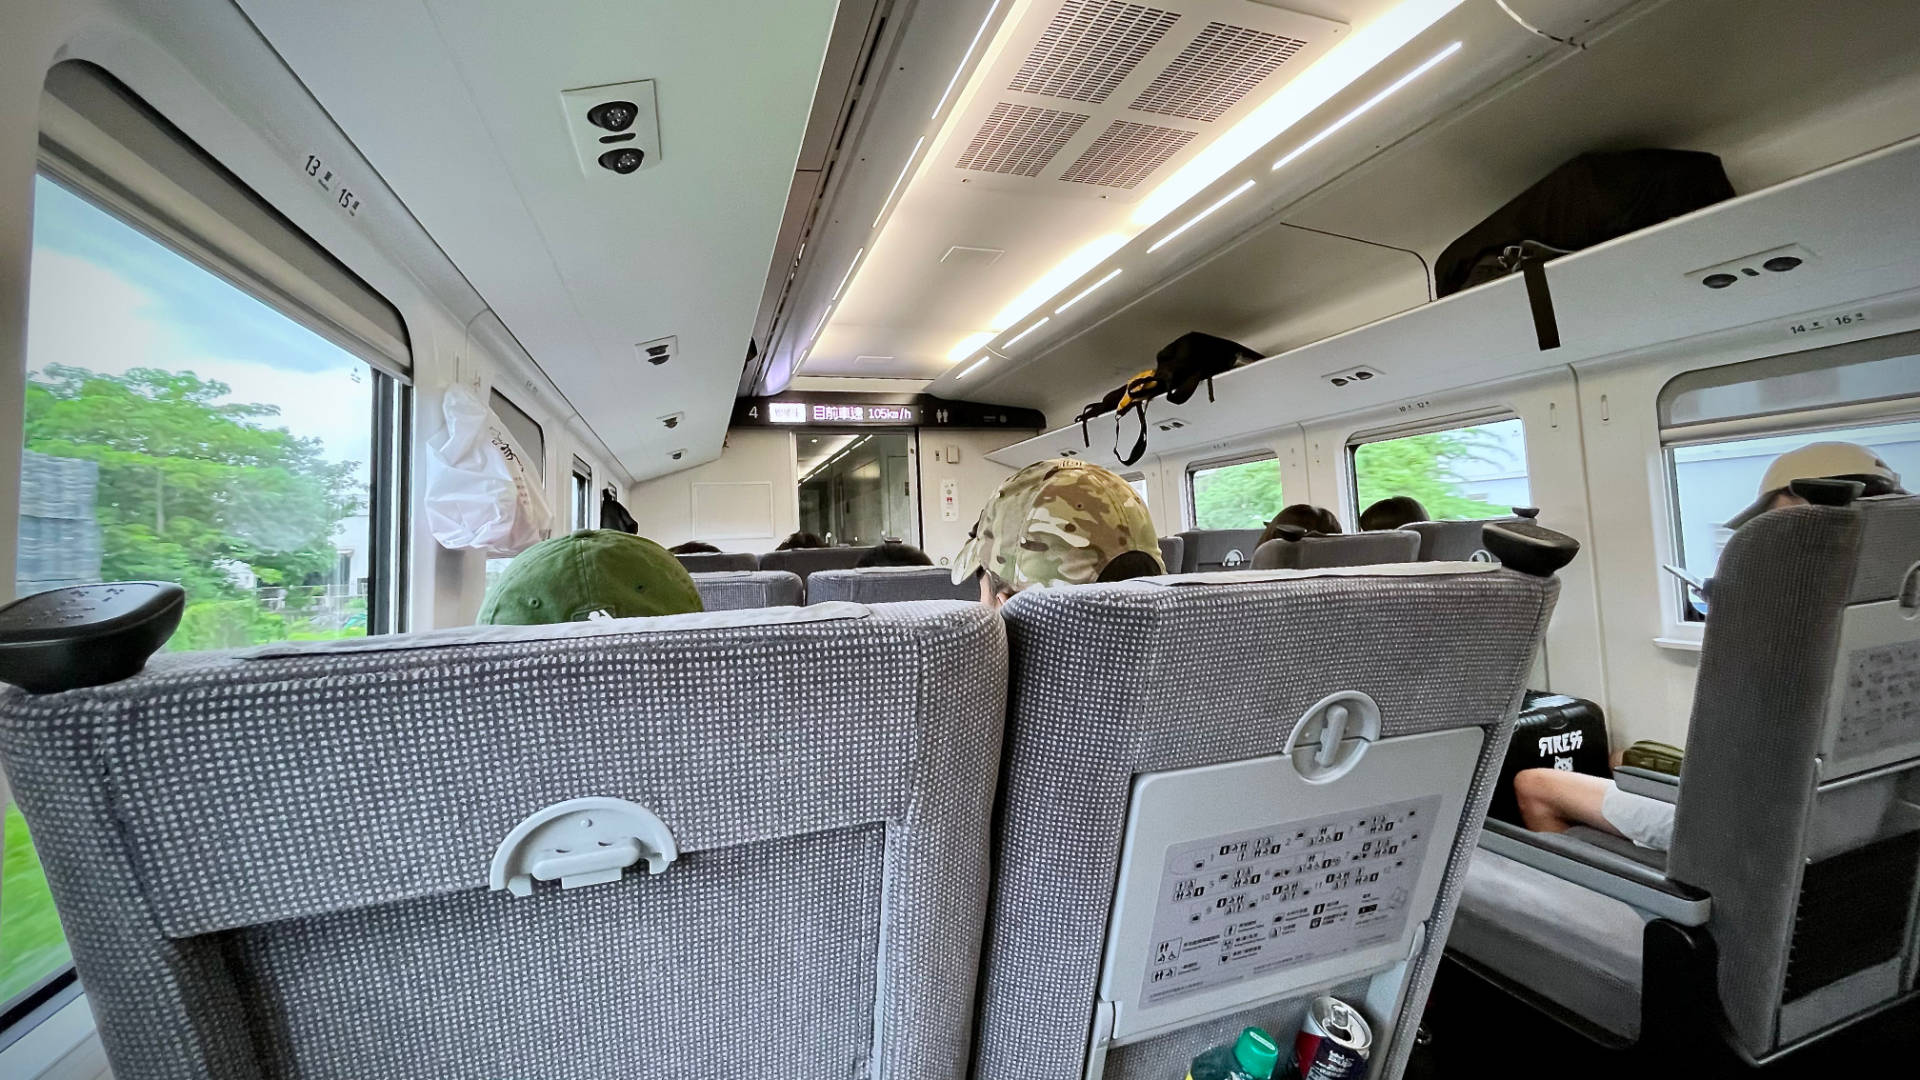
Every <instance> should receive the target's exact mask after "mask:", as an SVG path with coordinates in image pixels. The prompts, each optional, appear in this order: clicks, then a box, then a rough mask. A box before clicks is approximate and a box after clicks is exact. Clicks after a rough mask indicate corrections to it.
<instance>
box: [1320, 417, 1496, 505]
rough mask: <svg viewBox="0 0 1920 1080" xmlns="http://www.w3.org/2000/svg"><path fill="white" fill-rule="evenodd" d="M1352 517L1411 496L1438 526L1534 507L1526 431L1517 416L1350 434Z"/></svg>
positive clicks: (1349, 457)
mask: <svg viewBox="0 0 1920 1080" xmlns="http://www.w3.org/2000/svg"><path fill="white" fill-rule="evenodd" d="M1347 457H1348V465H1349V467H1351V469H1352V470H1353V487H1352V490H1353V494H1354V507H1353V513H1354V516H1355V517H1356V518H1358V517H1359V513H1360V510H1361V508H1363V507H1367V506H1371V505H1372V504H1373V503H1375V502H1377V501H1379V500H1381V499H1385V498H1389V497H1391V496H1395V495H1411V496H1412V497H1414V498H1415V499H1418V500H1420V505H1421V506H1424V507H1426V510H1427V514H1428V516H1429V517H1431V518H1433V519H1434V520H1436V521H1463V520H1467V519H1471V518H1485V517H1500V516H1503V515H1506V514H1508V513H1511V512H1512V508H1513V507H1516V506H1528V505H1531V503H1532V491H1531V489H1530V488H1529V487H1528V484H1527V432H1526V427H1525V425H1524V424H1522V423H1521V422H1520V418H1519V417H1517V416H1504V417H1501V418H1498V419H1487V420H1481V421H1478V422H1472V423H1457V422H1456V423H1452V424H1449V425H1447V426H1431V425H1430V426H1426V427H1424V428H1416V429H1407V428H1396V429H1394V430H1392V431H1383V432H1375V433H1363V434H1360V435H1356V436H1354V438H1353V439H1352V441H1350V442H1349V443H1348V446H1347Z"/></svg>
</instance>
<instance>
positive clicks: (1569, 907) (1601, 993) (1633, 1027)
mask: <svg viewBox="0 0 1920 1080" xmlns="http://www.w3.org/2000/svg"><path fill="white" fill-rule="evenodd" d="M1648 918H1650V916H1648V915H1647V914H1645V913H1644V912H1639V911H1635V910H1634V909H1633V908H1631V907H1629V906H1628V905H1626V904H1625V903H1622V902H1621V901H1619V900H1615V899H1613V898H1611V897H1608V896H1602V895H1600V894H1599V893H1597V892H1594V891H1593V890H1591V889H1587V888H1583V887H1581V886H1579V885H1575V884H1574V883H1572V882H1570V881H1567V880H1566V879H1564V878H1560V877H1555V876H1554V875H1552V874H1549V873H1547V872H1546V871H1544V870H1538V869H1535V868H1534V867H1531V866H1528V865H1526V864H1524V863H1519V862H1515V861H1514V860H1512V859H1509V858H1507V857H1506V856H1504V855H1500V854H1498V853H1496V852H1492V851H1487V850H1485V849H1481V850H1480V851H1476V852H1475V853H1474V855H1473V863H1472V866H1471V867H1470V868H1469V871H1468V873H1467V878H1466V884H1465V887H1464V888H1463V889H1462V890H1461V892H1460V909H1459V912H1458V913H1457V914H1456V915H1455V916H1454V919H1453V930H1452V932H1451V934H1450V936H1449V937H1448V938H1447V947H1448V948H1449V949H1453V950H1455V951H1457V952H1460V953H1463V954H1465V955H1467V956H1470V957H1472V958H1473V959H1474V961H1475V962H1476V963H1477V964H1478V965H1479V966H1481V967H1483V968H1486V969H1487V970H1489V971H1491V972H1493V973H1494V974H1496V975H1499V976H1501V977H1502V978H1505V979H1507V980H1510V981H1512V982H1515V983H1518V984H1520V985H1522V986H1526V987H1530V988H1537V989H1538V991H1539V993H1540V994H1541V995H1542V996H1543V997H1545V998H1546V999H1547V1000H1548V1001H1551V1002H1553V1003H1554V1004H1555V1005H1558V1006H1560V1007H1561V1008H1563V1009H1566V1010H1567V1011H1569V1012H1571V1013H1573V1014H1574V1015H1576V1016H1580V1017H1584V1018H1586V1019H1587V1020H1589V1021H1590V1022H1592V1023H1593V1024H1596V1025H1598V1026H1599V1027H1601V1028H1603V1029H1605V1030H1607V1031H1609V1032H1613V1033H1615V1034H1617V1035H1619V1036H1621V1037H1622V1038H1625V1039H1627V1040H1633V1039H1636V1038H1638V1037H1639V1035H1640V963H1641V961H1640V954H1641V945H1642V940H1643V935H1644V933H1645V930H1646V924H1647V920H1648ZM1568 956H1578V957H1580V958H1581V960H1582V962H1581V963H1579V964H1568V963H1566V961H1565V958H1566V957H1568Z"/></svg>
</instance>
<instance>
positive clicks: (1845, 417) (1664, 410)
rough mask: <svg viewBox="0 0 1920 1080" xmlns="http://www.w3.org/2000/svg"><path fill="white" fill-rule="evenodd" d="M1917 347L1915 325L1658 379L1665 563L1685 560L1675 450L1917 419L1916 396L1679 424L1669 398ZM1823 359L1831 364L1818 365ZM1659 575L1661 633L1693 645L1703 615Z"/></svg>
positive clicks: (1681, 585)
mask: <svg viewBox="0 0 1920 1080" xmlns="http://www.w3.org/2000/svg"><path fill="white" fill-rule="evenodd" d="M1916 348H1920V330H1906V331H1894V332H1892V333H1886V334H1875V335H1872V336H1868V337H1862V338H1856V339H1853V340H1850V341H1842V342H1836V343H1834V344H1832V345H1820V346H1816V347H1814V348H1810V349H1791V350H1788V351H1785V352H1774V353H1768V354H1765V355H1763V356H1754V357H1748V358H1747V359H1744V360H1733V361H1729V362H1726V363H1720V364H1708V365H1706V366H1704V367H1696V368H1688V369H1687V370H1685V371H1679V372H1675V373H1674V374H1673V375H1671V376H1669V377H1668V378H1666V379H1664V380H1662V381H1661V383H1660V386H1659V387H1658V388H1657V389H1656V390H1655V391H1654V394H1653V415H1654V423H1655V426H1656V434H1655V440H1656V444H1657V450H1658V452H1659V455H1660V474H1661V484H1662V487H1663V490H1662V491H1661V492H1660V497H1661V498H1662V499H1664V500H1665V502H1666V505H1665V507H1664V508H1663V512H1662V513H1659V514H1657V515H1656V517H1657V518H1658V519H1659V520H1660V521H1661V522H1662V523H1663V524H1664V527H1665V529H1666V536H1665V537H1664V541H1665V544H1666V555H1667V558H1668V560H1669V561H1671V562H1672V563H1674V564H1675V565H1683V564H1684V562H1685V559H1686V541H1685V537H1686V523H1685V522H1683V521H1682V520H1681V514H1680V463H1679V461H1678V459H1677V458H1676V456H1675V454H1674V452H1675V451H1676V450H1681V449H1685V448H1688V447H1693V446H1711V445H1715V444H1719V443H1733V442H1746V441H1749V440H1753V439H1766V438H1780V437H1784V436H1800V435H1818V434H1821V433H1823V432H1830V431H1839V430H1844V429H1847V428H1857V427H1866V426H1871V425H1877V424H1899V423H1912V422H1914V421H1920V395H1894V396H1887V397H1875V398H1869V399H1863V400H1860V401H1843V402H1832V403H1829V404H1826V405H1819V406H1815V407H1812V408H1804V407H1803V408H1792V409H1779V410H1775V411H1772V412H1764V411H1758V412H1748V413H1744V414H1741V415H1738V416H1728V417H1723V418H1716V419H1706V420H1693V421H1685V422H1680V423H1674V422H1670V421H1669V419H1668V418H1669V416H1670V405H1671V402H1672V401H1674V400H1675V399H1677V398H1678V397H1680V396H1681V395H1682V394H1685V393H1687V392H1689V391H1692V390H1696V389H1700V388H1717V387H1725V386H1735V385H1740V384H1741V383H1744V382H1756V381H1760V380H1762V379H1765V378H1769V377H1778V376H1781V375H1792V374H1800V373H1806V372H1812V371H1821V370H1832V369H1835V368H1839V367H1845V366H1847V364H1848V363H1849V362H1859V361H1861V360H1869V361H1870V360H1881V359H1893V358H1898V357H1901V356H1906V355H1910V354H1911V353H1912V351H1913V350H1914V349H1916ZM1822 359H1826V360H1829V361H1835V362H1829V363H1821V362H1820V361H1821V360H1822ZM1742 371H1747V372H1753V373H1754V378H1751V379H1740V378H1736V377H1735V376H1737V375H1738V374H1739V373H1740V372H1742ZM1662 576H1663V577H1667V578H1668V579H1669V580H1668V581H1666V582H1663V583H1662V587H1661V590H1660V596H1661V599H1660V620H1661V624H1662V625H1663V626H1664V627H1665V633H1664V634H1663V637H1664V638H1665V639H1667V640H1675V641H1681V642H1687V643H1694V644H1697V643H1698V642H1699V641H1700V640H1701V639H1702V636H1703V634H1704V632H1705V628H1706V615H1705V613H1703V612H1701V611H1700V609H1699V608H1698V607H1697V606H1695V604H1694V602H1693V597H1692V596H1691V595H1689V593H1688V588H1687V584H1686V582H1684V581H1681V580H1680V579H1678V578H1675V577H1672V576H1671V575H1666V574H1663V575H1662Z"/></svg>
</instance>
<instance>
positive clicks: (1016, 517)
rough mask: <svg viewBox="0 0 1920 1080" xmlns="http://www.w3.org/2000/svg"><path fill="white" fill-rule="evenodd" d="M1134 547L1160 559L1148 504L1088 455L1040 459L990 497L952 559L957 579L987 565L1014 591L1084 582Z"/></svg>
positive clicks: (954, 576) (1090, 580) (1157, 538)
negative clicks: (1086, 459)
mask: <svg viewBox="0 0 1920 1080" xmlns="http://www.w3.org/2000/svg"><path fill="white" fill-rule="evenodd" d="M1129 551H1139V552H1144V553H1145V554H1147V555H1150V556H1152V557H1153V561H1154V564H1155V565H1156V566H1158V565H1160V541H1159V537H1158V536H1157V535H1155V533H1154V531H1153V519H1152V518H1151V517H1149V516H1148V514H1147V504H1146V503H1144V502H1142V501H1141V500H1140V496H1139V494H1138V493H1136V492H1135V491H1134V490H1133V488H1131V487H1129V486H1128V484H1127V482H1126V481H1125V480H1122V479H1120V478H1119V477H1118V476H1116V475H1114V474H1113V473H1111V472H1109V471H1107V470H1106V469H1103V468H1101V467H1100V466H1098V465H1093V464H1089V463H1088V462H1084V461H1072V460H1069V459H1066V458H1056V459H1054V460H1051V461H1036V462H1034V463H1033V464H1032V465H1029V466H1027V467H1026V468H1024V469H1021V470H1020V471H1019V472H1017V473H1014V474H1013V475H1012V476H1010V477H1008V478H1007V480H1006V482H1005V483H1003V484H1001V485H1000V489H999V490H998V491H995V492H994V493H993V497H992V498H990V499H988V500H987V505H986V508H985V509H983V510H981V511H980V520H979V522H977V523H976V524H975V525H974V527H973V532H972V533H971V534H970V535H969V536H968V537H967V542H966V543H965V544H963V545H961V548H960V554H959V556H958V557H956V558H955V559H954V560H953V581H954V584H956V585H958V584H960V583H961V582H964V581H966V580H967V579H968V578H969V577H972V576H973V574H974V572H975V571H977V570H980V569H981V568H983V567H984V568H985V569H986V570H987V571H988V572H989V573H991V574H993V575H994V576H995V577H998V578H999V579H1000V580H1001V581H1003V582H1005V583H1006V584H1007V585H1008V587H1010V588H1012V589H1014V590H1015V591H1016V592H1017V591H1019V590H1021V589H1024V588H1027V587H1028V586H1030V585H1085V584H1087V583H1089V582H1092V581H1097V580H1099V578H1100V572H1101V571H1102V570H1104V569H1105V568H1106V566H1107V564H1108V563H1110V562H1112V561H1113V560H1114V559H1115V558H1116V557H1118V556H1120V555H1123V554H1125V553H1127V552H1129ZM1162 569H1163V570H1164V567H1162Z"/></svg>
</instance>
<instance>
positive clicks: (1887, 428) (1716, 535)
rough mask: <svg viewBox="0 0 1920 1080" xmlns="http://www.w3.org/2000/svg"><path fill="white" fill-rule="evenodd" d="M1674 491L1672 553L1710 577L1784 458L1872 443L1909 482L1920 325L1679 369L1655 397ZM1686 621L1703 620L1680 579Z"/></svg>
mask: <svg viewBox="0 0 1920 1080" xmlns="http://www.w3.org/2000/svg"><path fill="white" fill-rule="evenodd" d="M1657 407H1658V412H1659V417H1660V442H1661V446H1662V448H1663V449H1664V450H1665V452H1666V458H1667V470H1668V477H1667V480H1668V486H1669V489H1670V491H1671V492H1672V496H1671V499H1670V500H1669V501H1670V505H1671V508H1672V513H1673V522H1672V528H1673V551H1674V556H1675V559H1676V561H1678V562H1679V563H1680V564H1681V565H1682V566H1684V567H1686V569H1687V570H1688V571H1689V572H1690V573H1692V574H1695V575H1698V576H1700V577H1703V578H1705V577H1712V576H1713V572H1714V569H1715V568H1716V567H1717V566H1718V565H1719V562H1720V552H1721V550H1722V549H1723V548H1725V547H1726V543H1727V540H1728V538H1730V537H1731V536H1732V535H1733V534H1732V532H1731V530H1729V529H1727V528H1726V527H1725V525H1724V522H1725V521H1726V520H1727V519H1728V518H1730V517H1732V516H1734V515H1735V514H1737V513H1739V512H1740V511H1741V510H1743V509H1745V508H1746V506H1747V504H1748V503H1750V502H1752V501H1753V497H1754V494H1755V492H1756V491H1758V489H1759V486H1760V480H1761V478H1762V477H1763V476H1764V475H1765V474H1766V471H1767V465H1768V464H1769V463H1770V462H1772V461H1773V459H1774V458H1776V457H1778V456H1779V455H1781V454H1783V453H1785V452H1786V451H1788V450H1792V449H1794V448H1796V447H1799V446H1804V445H1806V444H1807V443H1810V442H1820V441H1839V442H1852V443H1859V444H1860V445H1862V446H1867V447H1871V448H1872V449H1873V450H1874V451H1875V452H1877V453H1878V454H1879V455H1880V456H1881V458H1882V459H1884V460H1885V461H1886V462H1887V464H1888V465H1889V466H1891V467H1892V468H1893V470H1894V471H1895V472H1897V473H1899V474H1900V475H1901V476H1902V477H1903V478H1904V481H1905V484H1904V486H1906V487H1909V488H1911V487H1912V486H1913V481H1914V479H1915V478H1916V477H1920V332H1914V333H1906V334H1895V335H1891V336H1888V337H1882V338H1870V339H1867V340H1863V341H1853V342H1845V343H1843V344H1840V345H1830V346H1827V347H1826V348H1821V349H1811V350H1808V351H1805V352H1798V353H1787V354H1783V355H1780V356H1768V357H1762V358H1760V359H1757V360H1748V361H1744V362H1742V363H1738V364H1725V365H1722V366H1719V367H1712V368H1702V369H1700V370H1697V371H1690V372H1686V373H1685V374H1682V375H1677V376H1675V377H1674V378H1673V379H1671V380H1669V381H1668V383H1667V384H1666V385H1665V386H1664V387H1662V388H1661V390H1660V396H1659V399H1658V402H1657ZM1674 590H1675V591H1674V595H1675V596H1676V597H1677V598H1678V608H1679V611H1680V614H1681V617H1682V619H1684V620H1685V621H1698V620H1699V619H1701V618H1703V617H1704V614H1703V612H1702V611H1701V610H1700V608H1699V606H1698V604H1697V603H1696V601H1695V598H1694V597H1693V596H1691V595H1689V594H1688V593H1687V591H1686V590H1685V588H1684V587H1683V586H1681V585H1679V584H1678V583H1677V582H1676V583H1675V585H1674Z"/></svg>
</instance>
